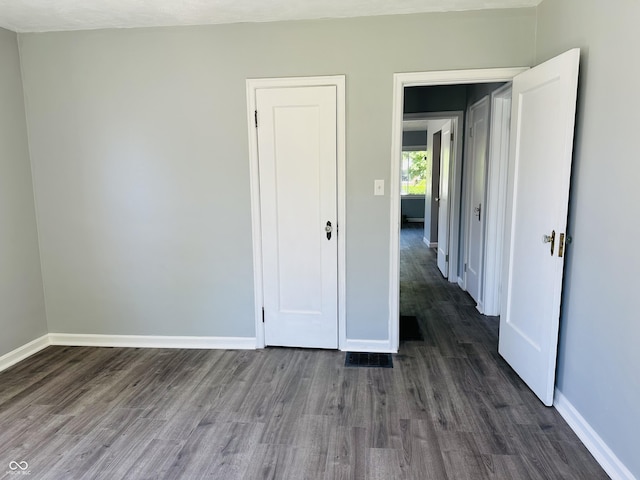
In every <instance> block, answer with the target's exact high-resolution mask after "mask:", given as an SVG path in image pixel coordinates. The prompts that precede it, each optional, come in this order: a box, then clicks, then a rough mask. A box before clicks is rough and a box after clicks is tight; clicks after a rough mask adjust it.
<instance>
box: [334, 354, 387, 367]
mask: <svg viewBox="0 0 640 480" xmlns="http://www.w3.org/2000/svg"><path fill="white" fill-rule="evenodd" d="M344 366H345V367H377V368H393V360H392V359H391V354H390V353H369V352H347V357H346V358H345V361H344Z"/></svg>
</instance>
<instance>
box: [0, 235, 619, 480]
mask: <svg viewBox="0 0 640 480" xmlns="http://www.w3.org/2000/svg"><path fill="white" fill-rule="evenodd" d="M412 227H413V228H412ZM421 235H422V234H421V230H420V229H418V228H415V226H411V227H409V228H407V229H403V233H402V242H401V248H402V252H401V262H402V264H401V272H402V279H401V281H402V288H401V309H402V313H403V314H404V315H415V316H417V317H418V319H419V322H420V328H421V329H422V333H423V334H424V341H415V342H405V343H403V344H401V348H400V353H399V354H398V355H395V356H394V368H393V369H382V368H381V369H375V368H345V367H344V353H342V352H336V351H320V350H302V349H283V348H269V349H265V350H259V351H232V350H229V351H221V350H211V351H207V350H163V349H133V348H92V347H75V348H72V347H49V348H47V349H45V350H43V351H41V352H40V353H38V354H36V355H34V356H33V357H31V358H29V359H27V360H25V361H23V362H21V363H19V364H17V365H15V366H13V367H12V368H11V369H8V370H6V371H4V372H2V373H0V385H1V386H2V388H1V389H0V478H3V479H4V478H15V476H14V475H11V474H10V473H9V468H8V465H9V462H11V461H22V460H25V461H27V462H28V463H29V470H30V472H31V475H30V477H29V478H32V479H54V480H58V479H60V480H63V479H64V480H67V479H109V480H115V479H200V478H213V479H225V480H227V479H296V480H300V479H313V480H317V479H327V480H328V479H345V480H346V479H349V480H363V479H411V480H413V479H415V480H424V479H437V480H442V479H445V480H446V479H452V480H453V479H456V480H457V479H465V478H468V479H474V480H476V479H532V480H538V479H557V478H563V479H581V480H582V479H600V478H607V476H606V474H605V473H604V472H603V470H602V469H601V468H600V467H599V465H598V464H597V463H596V462H595V460H594V459H593V458H592V457H591V455H590V454H589V452H588V451H587V450H586V448H585V447H584V446H583V445H582V444H581V443H580V441H579V440H578V438H577V437H576V436H575V435H574V434H573V432H572V431H571V430H570V428H569V427H568V426H567V424H566V423H565V422H564V421H563V420H562V418H561V417H560V416H559V414H558V413H557V412H556V411H555V410H554V409H553V408H546V407H544V406H543V405H542V404H541V403H540V402H539V401H538V400H537V398H536V397H535V395H533V393H531V391H530V390H529V389H528V388H527V387H526V386H525V385H524V384H523V383H522V382H521V381H520V379H519V378H518V377H517V375H516V374H515V373H513V371H512V370H511V369H510V368H509V367H508V365H506V363H505V362H504V361H503V360H502V359H501V358H500V357H499V355H498V354H497V352H496V347H497V334H498V322H497V319H495V318H488V317H483V316H481V315H479V314H478V313H477V312H476V310H475V308H474V304H473V301H472V300H471V298H470V297H468V296H467V295H466V294H465V293H464V292H462V291H460V290H459V289H458V288H457V287H456V286H454V285H450V284H448V283H447V282H446V281H444V280H443V279H442V277H441V275H440V273H439V271H438V270H437V267H436V263H435V256H434V252H433V251H431V250H429V249H428V248H427V247H426V246H424V244H423V243H422V239H421Z"/></svg>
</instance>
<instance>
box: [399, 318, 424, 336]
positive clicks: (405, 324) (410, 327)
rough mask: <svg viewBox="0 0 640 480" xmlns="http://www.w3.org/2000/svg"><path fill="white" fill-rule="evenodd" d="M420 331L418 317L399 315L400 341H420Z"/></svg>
mask: <svg viewBox="0 0 640 480" xmlns="http://www.w3.org/2000/svg"><path fill="white" fill-rule="evenodd" d="M422 340H424V338H423V337H422V332H421V331H420V326H419V325H418V317H415V316H413V315H400V341H401V342H407V341H422Z"/></svg>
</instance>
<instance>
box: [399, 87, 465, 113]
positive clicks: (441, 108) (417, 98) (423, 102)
mask: <svg viewBox="0 0 640 480" xmlns="http://www.w3.org/2000/svg"><path fill="white" fill-rule="evenodd" d="M466 106H467V87H466V86H465V85H443V86H438V87H408V88H405V89H404V113H423V112H453V111H460V110H464V109H465V108H466Z"/></svg>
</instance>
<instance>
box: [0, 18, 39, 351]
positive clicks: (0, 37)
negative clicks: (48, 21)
mask: <svg viewBox="0 0 640 480" xmlns="http://www.w3.org/2000/svg"><path fill="white" fill-rule="evenodd" d="M0 65H2V67H1V68H0V106H1V108H0V235H1V237H0V356H2V355H4V354H5V353H8V352H10V351H12V350H14V349H16V348H18V347H20V346H22V345H24V344H26V343H28V342H30V341H31V340H34V339H36V338H38V337H40V336H42V335H44V334H46V333H47V321H46V316H45V309H44V294H43V292H42V274H41V271H40V253H39V251H38V233H37V229H36V215H35V210H34V200H33V184H32V180H31V164H30V161H29V147H28V144H27V128H26V122H25V112H24V95H23V94H22V79H21V76H20V59H19V56H18V42H17V38H16V34H15V33H13V32H9V31H7V30H4V29H2V28H0Z"/></svg>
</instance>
